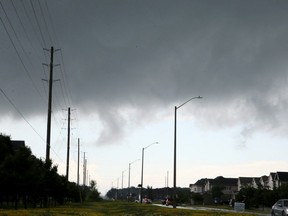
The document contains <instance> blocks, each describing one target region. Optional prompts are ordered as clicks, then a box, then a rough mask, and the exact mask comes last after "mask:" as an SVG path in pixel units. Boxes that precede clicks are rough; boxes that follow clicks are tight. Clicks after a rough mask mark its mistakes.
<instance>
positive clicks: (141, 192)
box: [139, 142, 159, 203]
mask: <svg viewBox="0 0 288 216" xmlns="http://www.w3.org/2000/svg"><path fill="white" fill-rule="evenodd" d="M154 144H159V142H154V143H151V144H150V145H148V146H146V147H144V148H142V168H141V187H140V200H139V201H140V203H142V197H143V195H142V194H143V170H144V150H145V149H147V148H149V147H150V146H151V145H154Z"/></svg>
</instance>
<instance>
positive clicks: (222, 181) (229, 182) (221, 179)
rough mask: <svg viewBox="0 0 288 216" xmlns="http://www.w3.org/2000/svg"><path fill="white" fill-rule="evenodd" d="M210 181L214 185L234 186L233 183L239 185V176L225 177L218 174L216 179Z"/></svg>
mask: <svg viewBox="0 0 288 216" xmlns="http://www.w3.org/2000/svg"><path fill="white" fill-rule="evenodd" d="M210 183H211V184H213V185H227V186H233V185H237V183H238V179H237V178H224V177H223V176H218V177H216V178H215V179H211V182H210Z"/></svg>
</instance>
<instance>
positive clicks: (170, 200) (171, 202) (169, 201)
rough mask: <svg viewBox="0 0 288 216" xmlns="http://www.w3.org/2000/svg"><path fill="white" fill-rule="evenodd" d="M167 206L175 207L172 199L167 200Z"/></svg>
mask: <svg viewBox="0 0 288 216" xmlns="http://www.w3.org/2000/svg"><path fill="white" fill-rule="evenodd" d="M165 205H166V206H169V205H173V199H172V198H167V199H166V202H165Z"/></svg>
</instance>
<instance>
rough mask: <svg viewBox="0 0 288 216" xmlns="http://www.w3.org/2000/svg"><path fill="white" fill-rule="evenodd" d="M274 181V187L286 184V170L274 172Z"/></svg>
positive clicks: (287, 175)
mask: <svg viewBox="0 0 288 216" xmlns="http://www.w3.org/2000/svg"><path fill="white" fill-rule="evenodd" d="M274 182H275V187H276V188H278V187H280V186H283V185H284V184H288V172H276V174H275V178H274Z"/></svg>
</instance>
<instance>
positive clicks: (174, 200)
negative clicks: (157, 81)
mask: <svg viewBox="0 0 288 216" xmlns="http://www.w3.org/2000/svg"><path fill="white" fill-rule="evenodd" d="M193 99H202V97H201V96H198V97H192V98H190V99H189V100H187V101H186V102H184V103H183V104H181V105H180V106H178V107H177V106H175V114H174V116H175V121H174V183H173V208H176V122H177V109H179V108H180V107H182V106H184V105H185V104H186V103H188V102H190V101H191V100H193Z"/></svg>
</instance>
